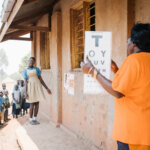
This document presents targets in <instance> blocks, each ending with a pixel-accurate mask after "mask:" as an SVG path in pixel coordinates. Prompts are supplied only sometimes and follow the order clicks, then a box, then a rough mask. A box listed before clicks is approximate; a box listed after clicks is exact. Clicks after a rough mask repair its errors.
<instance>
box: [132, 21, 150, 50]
mask: <svg viewBox="0 0 150 150" xmlns="http://www.w3.org/2000/svg"><path fill="white" fill-rule="evenodd" d="M130 38H131V41H132V42H133V43H135V44H136V46H137V47H138V48H139V49H140V50H145V51H149V50H150V24H148V23H146V24H142V23H137V24H135V25H134V26H133V28H132V30H131V36H130Z"/></svg>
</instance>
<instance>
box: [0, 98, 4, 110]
mask: <svg viewBox="0 0 150 150" xmlns="http://www.w3.org/2000/svg"><path fill="white" fill-rule="evenodd" d="M4 100H5V99H4V98H3V97H0V112H2V105H3V102H4Z"/></svg>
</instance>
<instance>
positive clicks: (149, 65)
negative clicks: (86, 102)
mask: <svg viewBox="0 0 150 150" xmlns="http://www.w3.org/2000/svg"><path fill="white" fill-rule="evenodd" d="M112 87H113V89H114V90H115V91H118V92H120V93H122V94H124V95H125V96H124V97H122V98H120V99H117V98H115V120H114V131H113V139H115V140H117V141H120V142H124V143H128V144H138V145H150V53H146V52H140V53H135V54H132V55H130V56H128V57H127V58H126V60H125V61H124V63H123V64H122V66H121V67H120V69H119V70H118V72H117V73H116V75H115V77H114V79H113V82H112Z"/></svg>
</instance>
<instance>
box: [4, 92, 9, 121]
mask: <svg viewBox="0 0 150 150" xmlns="http://www.w3.org/2000/svg"><path fill="white" fill-rule="evenodd" d="M3 98H4V106H5V110H4V121H5V122H6V121H8V120H9V119H8V108H10V102H9V97H8V91H7V90H6V91H5V92H4V96H3Z"/></svg>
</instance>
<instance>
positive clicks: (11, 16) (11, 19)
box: [0, 0, 24, 41]
mask: <svg viewBox="0 0 150 150" xmlns="http://www.w3.org/2000/svg"><path fill="white" fill-rule="evenodd" d="M23 2H24V0H19V1H17V2H16V4H15V6H14V8H13V10H12V12H11V14H10V16H9V18H8V21H7V23H5V25H4V26H3V28H2V31H1V33H0V41H2V39H3V37H4V35H5V33H6V32H7V30H8V28H9V26H10V24H11V23H12V21H13V19H14V18H15V16H16V14H17V13H18V11H19V9H20V7H21V6H22V4H23Z"/></svg>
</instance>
